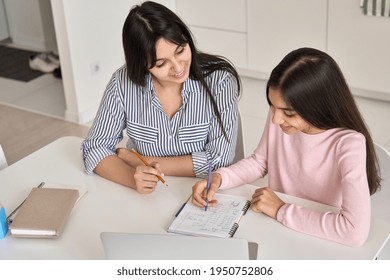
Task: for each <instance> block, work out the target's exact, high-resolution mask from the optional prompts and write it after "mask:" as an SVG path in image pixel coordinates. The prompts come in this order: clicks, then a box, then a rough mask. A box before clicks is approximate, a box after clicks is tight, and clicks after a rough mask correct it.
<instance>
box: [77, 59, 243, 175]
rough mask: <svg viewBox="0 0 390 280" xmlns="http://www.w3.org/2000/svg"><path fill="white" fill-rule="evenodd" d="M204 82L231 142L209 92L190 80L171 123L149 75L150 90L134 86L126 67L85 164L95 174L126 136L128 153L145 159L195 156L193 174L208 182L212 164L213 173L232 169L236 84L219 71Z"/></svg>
mask: <svg viewBox="0 0 390 280" xmlns="http://www.w3.org/2000/svg"><path fill="white" fill-rule="evenodd" d="M206 82H207V83H208V85H209V87H210V90H211V92H212V94H213V96H214V98H215V100H216V102H217V106H218V109H219V111H220V114H221V119H222V123H223V126H224V129H225V131H226V134H227V139H226V137H225V136H224V135H223V132H222V130H221V128H220V125H219V124H218V121H217V118H216V116H215V114H214V111H213V107H212V104H211V101H210V100H209V97H208V95H207V93H206V90H205V89H204V88H203V87H202V86H201V84H200V82H199V81H195V80H193V79H190V78H188V79H187V80H186V81H185V82H184V85H183V89H182V92H181V94H182V100H183V103H182V106H181V107H180V108H179V110H178V111H177V112H176V113H175V115H174V116H173V117H172V118H171V119H169V118H168V116H167V115H166V114H165V112H164V110H163V108H162V106H161V104H160V102H159V99H158V97H157V95H156V92H155V90H154V87H153V82H152V77H151V75H150V74H148V75H147V77H146V86H145V87H141V86H139V85H136V84H134V83H133V82H132V81H130V80H129V78H128V76H127V71H126V67H125V66H123V67H121V68H119V69H118V70H117V71H116V72H115V73H114V74H113V76H112V77H111V80H110V81H109V83H108V85H107V87H106V90H105V92H104V95H103V98H102V101H101V104H100V107H99V109H98V112H97V115H96V117H95V120H94V122H93V124H92V127H91V129H90V131H89V133H88V135H87V137H86V139H85V140H84V141H83V143H82V146H81V150H82V161H83V164H84V168H85V170H86V172H87V173H92V172H93V170H94V169H95V167H96V166H97V164H98V163H99V162H100V161H101V160H102V159H103V158H105V157H107V156H110V155H115V149H116V145H117V144H118V143H119V142H120V141H121V140H122V139H123V133H126V134H127V136H128V138H129V140H128V142H127V148H129V149H131V148H134V149H136V150H137V151H139V152H140V153H141V154H143V155H145V156H154V157H167V156H181V155H192V160H193V166H194V170H193V171H194V173H195V174H196V176H204V174H206V173H207V167H208V162H209V161H211V162H212V165H213V169H214V170H215V169H217V168H219V167H222V166H227V165H230V164H231V163H232V161H233V158H234V153H235V145H236V138H237V118H238V96H239V93H238V84H237V81H236V79H235V77H234V76H233V75H232V74H230V73H229V72H227V71H215V72H213V73H211V74H210V75H208V76H207V78H206Z"/></svg>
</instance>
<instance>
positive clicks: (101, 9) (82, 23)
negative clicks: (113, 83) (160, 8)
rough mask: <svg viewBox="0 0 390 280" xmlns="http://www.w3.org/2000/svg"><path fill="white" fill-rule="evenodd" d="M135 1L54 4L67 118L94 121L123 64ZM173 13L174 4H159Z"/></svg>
mask: <svg viewBox="0 0 390 280" xmlns="http://www.w3.org/2000/svg"><path fill="white" fill-rule="evenodd" d="M139 2H140V1H136V0H115V2H113V1H110V0H83V1H79V0H51V4H52V9H53V17H54V25H55V30H56V36H57V43H58V50H59V54H60V60H61V72H62V80H63V84H64V91H65V99H66V105H67V112H66V118H67V119H68V120H70V121H74V122H78V123H86V122H89V121H91V120H92V119H93V118H94V116H95V114H96V111H97V109H98V106H99V104H100V100H101V97H102V95H103V91H104V89H105V87H106V85H107V83H108V81H109V79H110V77H111V75H112V73H113V72H114V71H115V70H116V69H117V68H119V67H120V66H121V65H123V63H124V62H125V60H124V54H123V49H122V26H123V23H124V21H125V18H126V17H127V15H128V13H129V10H130V8H131V7H132V6H133V5H135V4H138V3H139ZM158 2H161V3H163V4H164V5H166V6H167V7H169V8H171V9H173V10H174V7H175V5H174V0H165V1H158Z"/></svg>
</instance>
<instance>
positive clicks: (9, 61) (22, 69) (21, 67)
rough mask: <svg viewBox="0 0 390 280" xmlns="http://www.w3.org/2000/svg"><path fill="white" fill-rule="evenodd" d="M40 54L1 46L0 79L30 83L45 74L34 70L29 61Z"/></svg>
mask: <svg viewBox="0 0 390 280" xmlns="http://www.w3.org/2000/svg"><path fill="white" fill-rule="evenodd" d="M36 54H39V53H37V52H33V51H27V50H21V49H15V48H10V47H6V46H0V77H3V78H7V79H13V80H17V81H21V82H29V81H31V80H33V79H35V78H38V77H40V76H42V75H44V74H45V73H43V72H41V71H36V70H32V69H31V68H30V66H29V63H28V60H29V58H30V56H32V55H36Z"/></svg>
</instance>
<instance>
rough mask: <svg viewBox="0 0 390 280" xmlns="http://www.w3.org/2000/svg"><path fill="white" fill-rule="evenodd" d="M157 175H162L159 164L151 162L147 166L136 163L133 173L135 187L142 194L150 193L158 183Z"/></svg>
mask: <svg viewBox="0 0 390 280" xmlns="http://www.w3.org/2000/svg"><path fill="white" fill-rule="evenodd" d="M157 176H161V177H163V176H164V174H163V173H162V172H161V169H160V164H159V163H157V162H152V163H151V164H150V165H149V166H145V165H138V166H137V167H136V169H135V173H134V181H135V189H136V190H137V192H139V193H142V194H147V193H152V192H153V191H154V190H155V188H156V186H157V183H158V178H157Z"/></svg>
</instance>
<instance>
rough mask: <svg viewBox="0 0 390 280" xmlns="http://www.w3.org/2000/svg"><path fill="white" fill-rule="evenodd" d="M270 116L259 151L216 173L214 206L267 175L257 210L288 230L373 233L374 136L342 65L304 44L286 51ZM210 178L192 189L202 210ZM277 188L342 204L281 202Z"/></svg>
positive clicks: (270, 90) (334, 235)
mask: <svg viewBox="0 0 390 280" xmlns="http://www.w3.org/2000/svg"><path fill="white" fill-rule="evenodd" d="M266 93H267V99H268V103H269V105H270V112H269V115H268V120H267V123H266V126H265V129H264V132H263V136H262V138H261V140H260V143H259V145H258V147H257V148H256V150H255V151H254V153H253V154H252V155H251V156H250V157H248V158H246V159H243V160H241V161H239V162H237V163H236V164H234V165H232V166H230V167H227V168H221V169H219V170H217V171H216V172H215V173H213V174H212V176H211V186H210V191H209V193H208V195H207V200H208V201H210V203H209V204H208V205H209V206H210V207H212V206H213V205H215V203H217V201H212V197H213V195H214V193H215V192H216V191H217V190H218V188H220V189H226V188H231V187H235V186H239V185H242V184H245V183H251V182H253V181H255V180H257V179H258V178H260V177H263V176H265V175H266V174H268V184H269V186H268V187H264V188H259V189H257V190H256V191H255V193H254V194H253V196H252V201H251V208H252V210H253V211H255V212H262V213H264V214H266V215H268V216H270V217H272V218H274V219H276V220H277V221H279V222H281V223H282V224H284V225H285V226H287V227H290V228H292V229H294V230H296V231H300V232H304V233H307V234H311V235H314V236H318V237H321V238H325V239H329V240H333V241H336V242H339V243H343V244H346V245H350V246H361V245H362V244H363V243H364V242H365V240H366V239H367V236H368V234H369V230H370V216H371V207H370V194H373V193H375V191H376V190H377V189H378V188H379V186H380V177H379V174H378V169H377V166H378V165H377V160H376V155H375V151H374V146H373V141H372V138H371V136H370V134H369V132H368V129H367V127H366V125H365V123H364V121H363V119H362V117H361V114H360V113H359V110H358V108H357V106H356V104H355V101H354V99H353V96H352V94H351V91H350V89H349V88H348V85H347V83H346V81H345V79H344V76H343V74H342V72H341V70H340V69H339V67H338V65H337V64H336V62H335V61H334V60H333V59H332V58H331V57H330V56H329V55H327V54H326V53H324V52H321V51H319V50H316V49H311V48H301V49H298V50H295V51H292V52H291V53H290V54H288V55H287V56H286V57H285V58H284V59H283V60H282V61H281V62H280V63H279V64H278V65H277V66H276V67H275V69H274V70H273V71H272V73H271V76H270V79H269V81H268V83H267V90H266ZM205 188H206V181H201V182H198V183H197V184H196V185H195V186H194V187H193V202H194V203H195V204H196V205H198V206H202V207H204V206H205V205H206V201H205ZM275 191H278V192H283V193H286V194H290V195H293V196H297V197H301V198H305V199H309V200H313V201H317V202H321V203H324V204H328V205H331V206H335V207H337V208H338V209H339V211H338V212H335V213H332V212H318V211H312V210H310V209H307V208H304V207H300V206H299V205H293V204H289V203H285V202H284V201H282V200H281V199H280V198H279V197H278V195H277V194H276V193H275Z"/></svg>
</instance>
